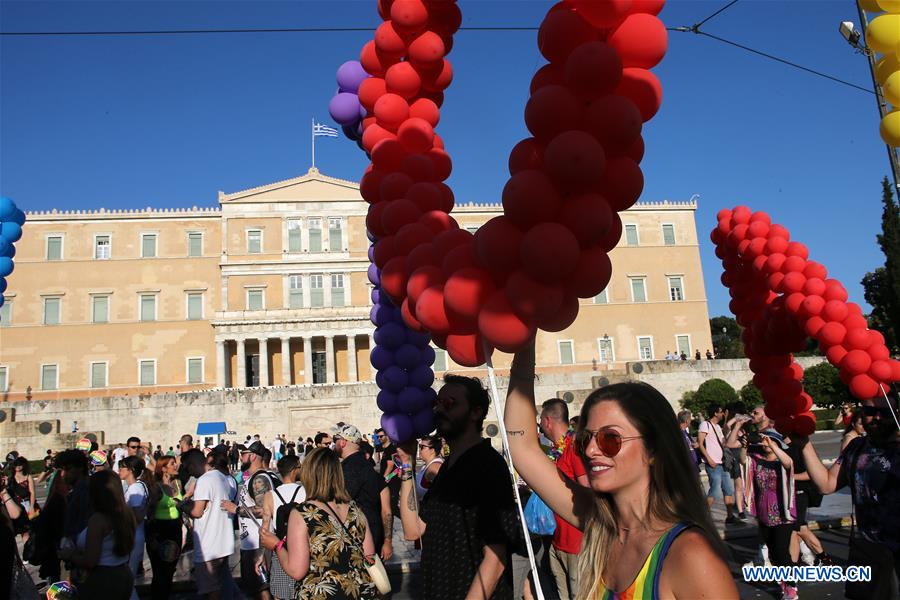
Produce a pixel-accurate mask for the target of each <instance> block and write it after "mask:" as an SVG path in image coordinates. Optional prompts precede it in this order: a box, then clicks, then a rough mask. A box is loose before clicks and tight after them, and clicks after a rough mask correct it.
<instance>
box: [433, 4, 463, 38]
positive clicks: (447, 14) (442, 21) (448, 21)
mask: <svg viewBox="0 0 900 600" xmlns="http://www.w3.org/2000/svg"><path fill="white" fill-rule="evenodd" d="M428 17H429V25H430V28H431V29H434V30H435V31H436V32H437V33H439V34H441V35H442V36H443V35H452V34H453V33H455V32H456V30H457V29H459V26H460V24H461V23H462V13H461V12H460V10H459V6H457V5H456V3H455V2H429V3H428Z"/></svg>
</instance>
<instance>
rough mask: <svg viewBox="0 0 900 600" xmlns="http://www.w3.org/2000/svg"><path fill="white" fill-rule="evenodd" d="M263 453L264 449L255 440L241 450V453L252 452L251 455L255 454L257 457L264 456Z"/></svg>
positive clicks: (260, 443)
mask: <svg viewBox="0 0 900 600" xmlns="http://www.w3.org/2000/svg"><path fill="white" fill-rule="evenodd" d="M265 451H266V447H265V446H264V445H263V443H262V442H260V441H259V440H256V441H255V442H253V443H252V444H250V445H249V446H247V447H246V448H243V449H241V452H252V453H253V454H255V455H257V456H264V455H265Z"/></svg>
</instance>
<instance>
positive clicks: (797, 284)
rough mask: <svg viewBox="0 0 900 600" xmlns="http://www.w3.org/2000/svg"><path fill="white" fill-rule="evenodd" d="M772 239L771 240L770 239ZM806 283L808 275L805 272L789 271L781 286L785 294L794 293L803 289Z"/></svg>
mask: <svg viewBox="0 0 900 600" xmlns="http://www.w3.org/2000/svg"><path fill="white" fill-rule="evenodd" d="M770 241H771V240H770ZM805 283H806V277H805V276H804V275H803V273H787V274H785V276H784V281H783V282H782V284H781V287H782V288H783V289H784V293H785V294H793V293H796V292H802V291H803V285H804V284H805Z"/></svg>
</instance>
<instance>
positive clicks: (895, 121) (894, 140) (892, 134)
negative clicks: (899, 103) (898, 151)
mask: <svg viewBox="0 0 900 600" xmlns="http://www.w3.org/2000/svg"><path fill="white" fill-rule="evenodd" d="M881 139H883V140H884V143H885V144H887V145H888V146H893V147H894V148H897V147H900V110H895V111H893V112H889V113H888V114H886V115H885V116H884V118H883V119H882V120H881Z"/></svg>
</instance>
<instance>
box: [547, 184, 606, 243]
mask: <svg viewBox="0 0 900 600" xmlns="http://www.w3.org/2000/svg"><path fill="white" fill-rule="evenodd" d="M612 221H613V211H612V209H611V208H610V206H609V202H607V201H606V198H604V197H603V196H601V195H599V194H591V193H588V194H581V195H579V196H575V197H574V198H570V199H569V200H567V201H566V202H565V203H564V204H563V208H562V212H561V213H560V215H559V222H560V223H561V224H562V225H565V226H566V227H567V228H568V229H569V230H570V231H571V232H572V233H573V234H575V237H576V238H577V239H578V242H579V244H581V246H582V247H587V246H591V245H593V244H595V243H596V242H598V241H599V240H600V239H602V238H603V236H604V235H606V233H607V232H608V231H609V229H610V227H612Z"/></svg>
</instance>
